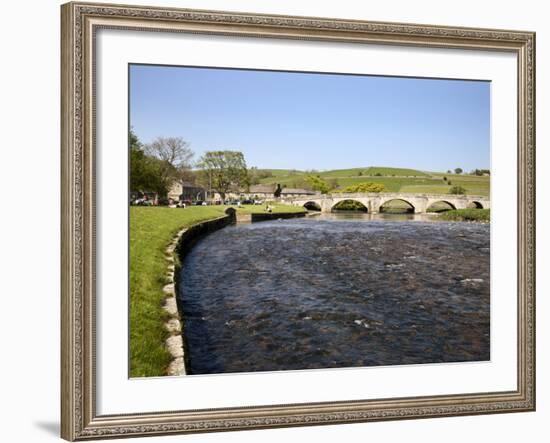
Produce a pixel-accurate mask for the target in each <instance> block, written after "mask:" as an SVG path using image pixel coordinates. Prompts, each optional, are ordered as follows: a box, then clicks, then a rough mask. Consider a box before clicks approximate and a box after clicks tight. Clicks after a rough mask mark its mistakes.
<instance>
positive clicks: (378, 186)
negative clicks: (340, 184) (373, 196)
mask: <svg viewBox="0 0 550 443" xmlns="http://www.w3.org/2000/svg"><path fill="white" fill-rule="evenodd" d="M385 190H386V187H385V186H384V185H383V184H382V183H372V182H363V183H357V184H355V185H349V186H346V187H345V188H343V189H339V190H338V192H347V193H356V192H384V191H385Z"/></svg>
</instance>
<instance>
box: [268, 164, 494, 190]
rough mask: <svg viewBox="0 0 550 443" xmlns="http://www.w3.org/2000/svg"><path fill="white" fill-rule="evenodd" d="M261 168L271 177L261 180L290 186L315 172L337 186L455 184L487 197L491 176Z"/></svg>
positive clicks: (433, 186) (378, 169) (433, 187)
mask: <svg viewBox="0 0 550 443" xmlns="http://www.w3.org/2000/svg"><path fill="white" fill-rule="evenodd" d="M264 171H269V172H270V173H271V174H272V176H271V177H266V178H263V179H262V180H261V183H263V184H275V183H280V184H281V185H283V186H288V187H291V188H301V187H303V186H304V184H305V177H306V176H307V175H308V174H314V175H319V176H320V177H321V178H323V179H325V180H327V181H328V182H329V183H331V184H333V185H334V186H335V187H336V189H338V188H343V187H346V186H349V185H353V184H357V183H362V182H374V183H381V184H383V185H384V186H385V188H386V190H387V192H406V193H419V194H448V193H449V189H450V188H451V187H452V186H455V185H457V186H462V187H463V188H464V189H466V194H467V195H480V196H489V193H490V177H488V176H475V175H467V174H460V175H458V174H446V173H441V172H423V171H417V170H414V169H403V168H384V167H368V168H353V169H336V170H331V171H318V172H312V171H296V170H288V169H270V170H264ZM444 178H446V179H447V180H445V179H444ZM449 183H450V184H449Z"/></svg>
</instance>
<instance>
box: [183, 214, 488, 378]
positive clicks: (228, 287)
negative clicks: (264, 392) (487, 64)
mask: <svg viewBox="0 0 550 443" xmlns="http://www.w3.org/2000/svg"><path fill="white" fill-rule="evenodd" d="M434 220H437V219H436V218H434V217H433V216H428V215H426V216H418V215H412V214H406V215H396V214H386V215H379V216H378V217H376V216H372V215H369V214H359V213H356V214H353V213H348V214H322V215H319V216H316V217H307V218H305V219H290V220H275V221H269V222H261V223H254V224H243V225H236V226H230V227H226V228H224V229H222V230H220V231H217V232H214V233H212V234H210V235H208V236H207V237H205V238H203V239H202V240H200V241H199V242H198V243H197V244H196V246H195V247H194V248H193V249H192V250H191V251H190V252H189V254H188V255H187V256H186V258H185V260H184V263H183V268H182V271H181V274H180V276H179V277H180V293H179V294H178V297H180V299H181V301H182V305H183V311H184V312H183V316H184V338H185V340H186V345H187V352H188V357H189V362H188V363H189V365H188V368H187V370H188V373H190V374H214V373H229V372H252V371H276V370H297V369H315V368H340V367H357V366H377V365H403V364H421V363H446V362H467V361H485V360H489V359H490V324H489V319H490V309H489V304H490V291H489V284H490V279H489V268H490V260H489V246H490V225H489V224H479V223H456V222H455V223H453V222H441V221H434Z"/></svg>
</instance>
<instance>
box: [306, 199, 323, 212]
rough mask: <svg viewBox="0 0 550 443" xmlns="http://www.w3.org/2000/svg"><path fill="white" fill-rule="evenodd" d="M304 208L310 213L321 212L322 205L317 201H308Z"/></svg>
mask: <svg viewBox="0 0 550 443" xmlns="http://www.w3.org/2000/svg"><path fill="white" fill-rule="evenodd" d="M302 206H303V207H304V208H306V209H307V210H308V211H320V210H321V205H320V204H319V203H318V202H316V201H312V200H310V201H307V202H305V203H304V204H303V205H302Z"/></svg>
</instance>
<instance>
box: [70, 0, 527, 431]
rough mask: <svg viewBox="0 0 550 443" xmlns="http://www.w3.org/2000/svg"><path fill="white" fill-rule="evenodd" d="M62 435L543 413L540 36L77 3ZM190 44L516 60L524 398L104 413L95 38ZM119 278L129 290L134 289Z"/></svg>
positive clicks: (496, 394)
mask: <svg viewBox="0 0 550 443" xmlns="http://www.w3.org/2000/svg"><path fill="white" fill-rule="evenodd" d="M61 23H62V38H61V49H62V58H61V81H62V97H61V104H62V106H61V108H62V110H61V124H62V125H61V126H62V127H61V140H62V147H61V148H62V176H61V189H62V192H61V201H62V209H61V219H62V226H61V239H62V252H61V264H62V276H61V282H62V297H61V349H62V355H61V436H62V437H63V438H64V439H66V440H69V441H75V440H87V439H97V438H110V437H131V436H148V435H163V434H179V433H195V432H215V431H227V430H243V429H263V428H273V427H285V426H304V425H321V424H338V423H353V422H368V421H380V420H396V419H411V418H430V417H445V416H461V415H474V414H491V413H506V412H522V411H534V410H535V34H534V33H532V32H525V31H507V30H492V29H473V28H459V27H449V26H435V25H418V24H401V23H380V22H365V21H354V20H343V19H327V18H314V17H289V16H270V15H261V14H249V13H235V12H220V11H201V10H186V9H173V8H160V7H143V6H139V7H138V6H126V5H109V4H93V3H81V2H71V3H67V4H64V5H62V7H61ZM101 29H110V30H117V31H120V32H136V31H137V32H149V33H174V34H176V33H177V34H192V35H201V36H210V35H214V36H219V37H222V38H224V37H227V38H229V37H241V38H258V39H265V40H266V41H268V40H269V39H275V40H283V41H288V42H292V41H306V42H308V41H312V42H330V43H334V44H344V43H345V44H349V43H353V44H357V45H385V46H387V47H390V48H391V47H406V48H411V49H413V48H424V49H428V50H429V49H434V50H439V49H449V50H452V49H459V50H473V51H486V52H488V53H489V52H491V53H501V52H502V53H509V54H513V55H514V56H515V57H517V91H515V92H516V94H517V388H516V389H513V390H505V391H490V390H488V391H479V392H475V393H471V392H464V393H456V394H445V395H420V396H404V397H390V398H387V397H384V398H380V397H378V398H367V399H359V400H358V399H347V398H342V399H341V400H339V401H333V400H332V401H319V402H304V403H295V402H290V403H289V404H285V403H282V404H275V405H265V404H252V405H247V406H239V407H206V408H198V409H187V410H176V411H175V410H173V409H170V408H167V409H166V410H157V411H151V412H135V411H132V410H127V411H123V412H121V413H113V414H98V412H97V411H98V407H97V406H98V401H99V399H98V395H97V394H98V392H97V389H98V383H97V362H96V354H97V346H98V343H97V336H96V330H97V322H98V320H99V319H98V318H97V315H96V309H97V300H96V290H97V278H96V277H97V259H96V258H97V251H98V248H101V247H107V246H106V245H101V244H99V237H98V235H97V224H96V215H97V211H98V204H101V202H99V203H98V201H97V199H96V186H97V183H98V180H101V176H102V175H103V171H98V170H97V162H96V161H97V157H96V154H97V150H96V143H97V128H96V115H97V109H96V92H97V88H98V86H100V85H98V77H97V72H96V65H95V60H96V59H95V57H96V54H97V46H96V44H97V39H96V36H97V32H98V31H99V30H101ZM126 278H127V277H126V276H124V275H122V274H121V275H120V279H126Z"/></svg>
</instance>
